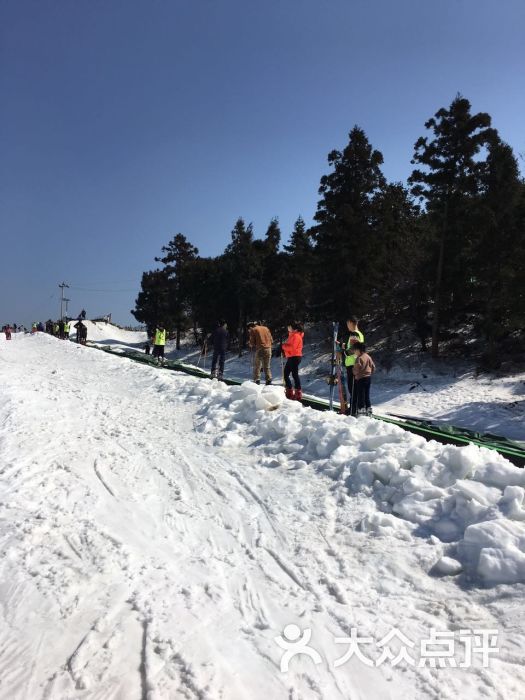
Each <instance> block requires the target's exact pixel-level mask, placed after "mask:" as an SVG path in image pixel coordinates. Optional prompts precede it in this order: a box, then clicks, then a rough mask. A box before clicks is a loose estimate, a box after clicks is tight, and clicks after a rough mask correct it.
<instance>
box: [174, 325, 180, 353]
mask: <svg viewBox="0 0 525 700" xmlns="http://www.w3.org/2000/svg"><path fill="white" fill-rule="evenodd" d="M175 347H176V348H177V350H180V326H177V342H176V345H175Z"/></svg>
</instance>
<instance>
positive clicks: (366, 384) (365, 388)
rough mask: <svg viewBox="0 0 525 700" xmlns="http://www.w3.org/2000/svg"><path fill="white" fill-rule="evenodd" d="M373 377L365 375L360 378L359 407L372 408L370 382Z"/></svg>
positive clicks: (358, 385)
mask: <svg viewBox="0 0 525 700" xmlns="http://www.w3.org/2000/svg"><path fill="white" fill-rule="evenodd" d="M371 381H372V379H371V377H364V378H363V379H358V380H357V382H356V385H357V408H358V410H359V409H361V408H371V405H370V383H371Z"/></svg>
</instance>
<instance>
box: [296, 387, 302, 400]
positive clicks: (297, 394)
mask: <svg viewBox="0 0 525 700" xmlns="http://www.w3.org/2000/svg"><path fill="white" fill-rule="evenodd" d="M302 398H303V391H302V389H296V390H295V396H294V399H295V400H296V401H301V399H302Z"/></svg>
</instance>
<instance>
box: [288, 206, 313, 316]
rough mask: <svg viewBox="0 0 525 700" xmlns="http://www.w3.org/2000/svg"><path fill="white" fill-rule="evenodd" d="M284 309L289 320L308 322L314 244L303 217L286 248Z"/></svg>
mask: <svg viewBox="0 0 525 700" xmlns="http://www.w3.org/2000/svg"><path fill="white" fill-rule="evenodd" d="M284 250H285V253H286V258H285V261H284V281H285V294H284V300H283V301H284V308H285V311H286V314H287V315H288V317H289V319H290V320H291V319H295V320H297V321H301V320H303V321H304V320H306V318H307V317H308V307H309V306H310V301H311V296H312V273H313V264H314V259H313V244H312V238H311V236H310V235H309V233H308V231H307V230H306V224H305V222H304V220H303V218H302V217H299V218H298V219H297V221H296V222H295V225H294V229H293V231H292V235H291V236H290V241H289V242H288V244H287V245H285V246H284Z"/></svg>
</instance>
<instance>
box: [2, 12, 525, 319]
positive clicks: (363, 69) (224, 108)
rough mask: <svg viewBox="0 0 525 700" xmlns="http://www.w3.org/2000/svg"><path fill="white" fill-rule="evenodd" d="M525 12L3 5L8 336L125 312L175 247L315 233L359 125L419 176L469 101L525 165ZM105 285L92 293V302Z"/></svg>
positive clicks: (389, 161)
mask: <svg viewBox="0 0 525 700" xmlns="http://www.w3.org/2000/svg"><path fill="white" fill-rule="evenodd" d="M524 37H525V2H524V1H523V0H498V1H496V0H441V2H436V1H435V0H366V1H365V0H280V1H278V0H264V2H262V1H257V0H33V1H29V0H0V94H1V96H2V109H1V110H0V237H1V248H2V260H3V265H2V275H1V282H0V322H1V323H2V324H3V323H5V322H7V321H10V322H23V323H30V322H31V321H32V320H33V319H44V318H47V317H49V316H52V317H56V316H57V315H58V310H59V303H58V299H59V290H58V287H57V285H58V283H59V282H61V281H63V280H65V281H66V282H68V283H69V284H70V285H71V288H70V289H69V290H68V296H69V298H70V299H71V302H70V312H72V313H74V314H77V313H78V311H80V309H81V308H82V307H85V308H86V310H87V312H88V316H89V315H95V314H102V313H107V312H112V313H113V317H114V318H115V319H116V320H119V321H120V322H122V323H131V322H134V320H133V317H132V316H131V315H130V313H129V310H130V309H131V308H132V307H133V306H134V300H135V298H136V294H137V292H138V289H139V286H140V277H141V273H142V271H144V270H147V269H152V268H153V267H155V263H154V257H155V256H156V255H158V254H159V252H160V248H161V246H162V245H163V244H165V243H167V242H168V240H169V239H170V238H171V237H172V236H173V235H174V234H175V233H177V232H179V231H180V232H182V233H184V234H185V235H186V236H187V237H188V238H189V239H190V240H191V241H192V243H194V244H195V245H197V246H198V248H199V249H200V252H201V254H203V255H214V254H217V253H219V252H221V250H222V249H223V248H224V246H225V245H226V244H227V243H228V241H229V236H230V231H231V229H232V227H233V224H234V222H235V220H236V218H237V217H238V216H243V217H244V218H245V219H246V220H247V221H253V223H254V226H255V231H256V235H260V236H262V235H263V234H264V231H265V230H266V227H267V225H268V223H269V221H270V219H271V218H272V217H273V216H278V217H279V220H280V223H281V227H282V229H283V233H284V235H285V236H286V235H288V234H289V232H290V230H291V228H292V226H293V222H294V221H295V219H296V218H297V216H298V215H299V214H301V215H302V216H303V217H304V218H305V219H306V220H307V221H310V220H311V218H312V216H313V214H314V213H315V208H316V204H317V199H318V197H317V188H318V185H319V179H320V177H321V176H322V175H323V174H324V173H325V172H327V164H326V156H327V154H328V152H329V151H330V150H331V149H333V148H342V147H343V146H344V145H345V143H346V141H347V135H348V132H349V131H350V129H351V128H352V126H353V125H354V124H359V125H360V126H361V127H362V128H364V130H365V131H366V133H367V135H368V137H369V139H370V140H371V142H372V143H373V145H374V147H376V148H378V149H379V150H381V151H382V152H383V155H384V158H385V165H384V173H385V175H386V176H387V178H389V179H391V180H405V179H406V177H407V176H408V175H409V174H410V171H411V165H410V158H411V155H412V148H413V144H414V142H415V141H416V139H417V137H418V136H420V135H421V134H423V133H424V126H423V125H424V122H425V121H426V119H428V118H429V117H430V116H431V115H432V114H433V113H434V112H435V111H437V109H439V108H440V107H441V106H447V105H448V104H449V103H450V102H451V100H452V99H453V98H454V96H455V95H456V93H457V92H461V93H462V94H463V95H465V96H466V97H467V98H468V99H470V101H471V103H472V106H473V109H474V110H475V111H487V112H489V113H490V114H491V115H492V117H493V124H494V126H495V127H496V128H497V129H498V130H499V131H500V133H501V135H502V137H503V139H504V140H506V141H508V142H509V143H510V144H511V145H512V146H513V148H514V149H515V152H516V153H525V131H524V129H523V127H522V125H523V123H524V119H525V89H524V88H525V80H524V78H523V76H524V75H525V49H524V45H525V40H524ZM87 290H96V291H87Z"/></svg>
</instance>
